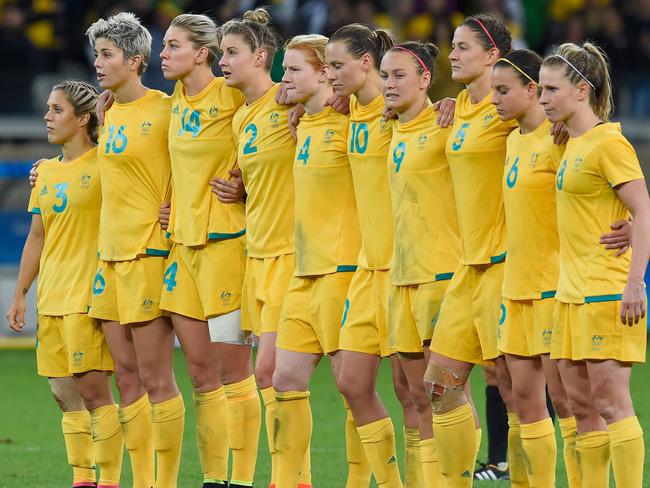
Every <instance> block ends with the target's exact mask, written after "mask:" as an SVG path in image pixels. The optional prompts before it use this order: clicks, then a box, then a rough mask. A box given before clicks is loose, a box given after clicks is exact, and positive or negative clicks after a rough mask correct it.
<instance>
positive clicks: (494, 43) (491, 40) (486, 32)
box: [474, 19, 501, 54]
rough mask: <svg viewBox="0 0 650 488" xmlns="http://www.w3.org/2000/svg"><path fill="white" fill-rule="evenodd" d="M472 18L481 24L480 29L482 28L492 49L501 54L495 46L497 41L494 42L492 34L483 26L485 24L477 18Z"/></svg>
mask: <svg viewBox="0 0 650 488" xmlns="http://www.w3.org/2000/svg"><path fill="white" fill-rule="evenodd" d="M474 20H475V21H476V23H477V24H478V25H480V26H481V29H483V32H485V34H486V35H487V36H488V37H489V38H490V42H491V43H492V45H493V46H494V49H496V50H497V51H499V54H501V50H500V49H499V48H498V47H497V43H496V42H494V39H492V36H491V35H490V33H489V32H488V30H487V29H486V28H485V26H484V25H483V22H481V21H480V20H478V19H474Z"/></svg>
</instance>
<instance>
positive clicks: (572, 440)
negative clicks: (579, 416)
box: [559, 417, 582, 488]
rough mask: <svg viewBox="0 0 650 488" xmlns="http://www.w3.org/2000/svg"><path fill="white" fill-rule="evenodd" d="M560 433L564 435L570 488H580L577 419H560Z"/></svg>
mask: <svg viewBox="0 0 650 488" xmlns="http://www.w3.org/2000/svg"><path fill="white" fill-rule="evenodd" d="M559 423H560V433H561V434H562V441H563V444H564V446H563V448H562V454H563V457H564V467H565V469H566V477H567V482H568V485H569V488H580V486H581V484H582V482H581V480H580V468H579V467H578V454H577V452H576V434H577V433H578V430H577V425H576V418H575V417H567V418H564V419H559Z"/></svg>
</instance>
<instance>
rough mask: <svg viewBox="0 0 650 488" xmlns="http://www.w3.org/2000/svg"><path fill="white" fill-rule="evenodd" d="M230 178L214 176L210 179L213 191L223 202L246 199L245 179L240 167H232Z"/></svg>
mask: <svg viewBox="0 0 650 488" xmlns="http://www.w3.org/2000/svg"><path fill="white" fill-rule="evenodd" d="M228 173H229V174H230V179H227V180H225V179H223V178H218V177H214V178H212V179H211V180H210V186H211V187H212V193H214V194H215V195H217V198H218V199H219V200H220V201H221V202H223V203H240V202H243V201H244V195H245V194H246V189H245V188H244V180H243V178H242V174H241V170H240V169H239V168H235V169H231V170H230V171H229V172H228Z"/></svg>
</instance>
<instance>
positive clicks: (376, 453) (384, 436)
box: [357, 417, 402, 488]
mask: <svg viewBox="0 0 650 488" xmlns="http://www.w3.org/2000/svg"><path fill="white" fill-rule="evenodd" d="M357 431H358V432H359V437H360V438H361V443H362V444H363V449H364V450H365V452H366V457H367V458H368V462H369V463H370V467H371V468H372V474H373V475H374V476H375V481H376V482H377V486H383V487H386V488H388V487H391V488H393V487H399V488H401V487H402V480H401V479H400V476H399V466H398V464H397V451H396V447H395V428H394V427H393V421H392V420H391V419H390V417H386V418H385V419H381V420H377V421H376V422H371V423H369V424H366V425H362V426H361V427H357Z"/></svg>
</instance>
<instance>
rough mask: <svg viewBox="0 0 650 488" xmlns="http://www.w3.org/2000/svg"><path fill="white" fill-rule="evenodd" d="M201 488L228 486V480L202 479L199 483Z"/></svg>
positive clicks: (224, 487)
mask: <svg viewBox="0 0 650 488" xmlns="http://www.w3.org/2000/svg"><path fill="white" fill-rule="evenodd" d="M231 486H232V485H231ZM201 488H228V482H227V481H220V482H219V483H217V482H215V481H204V482H203V485H201Z"/></svg>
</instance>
